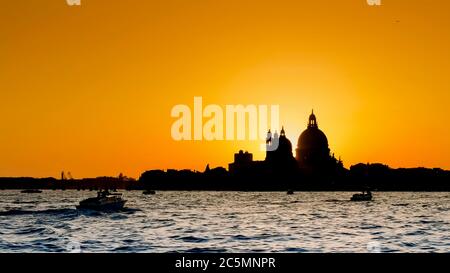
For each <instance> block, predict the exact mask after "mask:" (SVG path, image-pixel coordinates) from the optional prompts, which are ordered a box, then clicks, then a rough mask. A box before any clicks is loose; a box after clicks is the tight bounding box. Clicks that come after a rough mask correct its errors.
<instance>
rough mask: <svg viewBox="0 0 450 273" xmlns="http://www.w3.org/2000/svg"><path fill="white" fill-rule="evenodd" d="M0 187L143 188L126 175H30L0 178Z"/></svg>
mask: <svg viewBox="0 0 450 273" xmlns="http://www.w3.org/2000/svg"><path fill="white" fill-rule="evenodd" d="M0 189H3V190H6V189H52V190H100V189H111V190H112V189H129V190H133V189H143V187H142V184H141V183H139V182H138V181H136V180H134V179H130V178H126V177H106V176H104V177H96V178H83V179H67V180H61V179H55V178H53V177H49V178H32V177H11V178H9V177H3V178H0Z"/></svg>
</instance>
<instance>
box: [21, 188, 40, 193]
mask: <svg viewBox="0 0 450 273" xmlns="http://www.w3.org/2000/svg"><path fill="white" fill-rule="evenodd" d="M21 193H42V191H41V190H38V189H27V190H22V191H21Z"/></svg>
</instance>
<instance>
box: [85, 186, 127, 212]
mask: <svg viewBox="0 0 450 273" xmlns="http://www.w3.org/2000/svg"><path fill="white" fill-rule="evenodd" d="M126 202H127V200H124V199H122V194H121V193H110V192H109V191H108V190H104V191H99V192H98V193H97V197H92V198H88V199H85V200H83V201H81V202H80V204H79V205H78V206H77V209H89V210H121V209H123V207H124V205H125V203H126Z"/></svg>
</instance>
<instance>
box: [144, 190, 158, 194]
mask: <svg viewBox="0 0 450 273" xmlns="http://www.w3.org/2000/svg"><path fill="white" fill-rule="evenodd" d="M142 194H145V195H150V194H156V191H154V190H145V191H144V192H142Z"/></svg>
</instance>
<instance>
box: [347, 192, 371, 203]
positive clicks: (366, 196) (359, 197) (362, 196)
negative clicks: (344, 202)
mask: <svg viewBox="0 0 450 273" xmlns="http://www.w3.org/2000/svg"><path fill="white" fill-rule="evenodd" d="M350 201H372V193H371V192H370V191H368V192H367V193H359V194H354V195H353V196H352V198H350Z"/></svg>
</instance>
